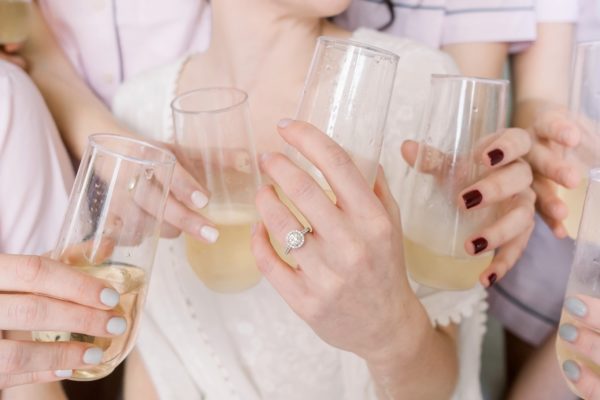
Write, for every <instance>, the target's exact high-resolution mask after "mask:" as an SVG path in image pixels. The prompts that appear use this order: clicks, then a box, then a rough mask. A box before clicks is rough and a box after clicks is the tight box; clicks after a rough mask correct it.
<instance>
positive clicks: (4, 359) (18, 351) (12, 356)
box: [0, 342, 25, 374]
mask: <svg viewBox="0 0 600 400" xmlns="http://www.w3.org/2000/svg"><path fill="white" fill-rule="evenodd" d="M24 364H25V352H24V350H23V346H21V345H19V344H18V343H16V342H14V343H7V342H5V344H4V346H2V348H1V351H0V372H1V373H3V374H12V373H17V372H19V371H21V370H22V369H23V365H24Z"/></svg>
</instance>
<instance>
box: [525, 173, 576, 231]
mask: <svg viewBox="0 0 600 400" xmlns="http://www.w3.org/2000/svg"><path fill="white" fill-rule="evenodd" d="M531 187H532V188H533V190H534V192H535V194H536V210H537V211H538V213H539V214H540V216H541V217H542V219H543V220H544V222H545V223H546V225H548V227H549V228H550V229H551V230H552V232H553V233H554V235H555V236H556V237H557V238H559V239H562V238H564V237H566V236H567V230H566V229H565V227H564V225H563V222H562V221H564V220H565V218H567V215H568V213H569V210H568V208H567V205H566V204H565V203H564V202H563V201H562V200H561V199H560V198H559V197H558V195H557V194H556V185H555V184H554V183H552V182H551V181H549V180H548V179H545V178H543V177H540V176H534V179H533V183H532V185H531Z"/></svg>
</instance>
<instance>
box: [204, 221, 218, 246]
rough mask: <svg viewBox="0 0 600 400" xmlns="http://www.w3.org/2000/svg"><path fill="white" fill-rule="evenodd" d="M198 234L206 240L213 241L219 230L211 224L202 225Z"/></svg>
mask: <svg viewBox="0 0 600 400" xmlns="http://www.w3.org/2000/svg"><path fill="white" fill-rule="evenodd" d="M200 236H202V237H203V238H204V239H206V240H207V241H208V242H210V243H214V242H216V241H217V239H218V238H219V231H218V230H217V229H216V228H213V227H212V226H208V225H207V226H203V227H202V229H200Z"/></svg>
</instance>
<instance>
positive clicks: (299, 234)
mask: <svg viewBox="0 0 600 400" xmlns="http://www.w3.org/2000/svg"><path fill="white" fill-rule="evenodd" d="M310 232H312V230H311V229H310V227H307V228H304V229H302V230H301V231H298V230H293V231H291V232H290V233H288V234H287V236H286V237H285V241H286V243H287V247H286V248H285V254H288V253H289V252H290V251H291V250H292V249H299V248H300V247H302V246H303V245H304V235H306V234H307V233H310Z"/></svg>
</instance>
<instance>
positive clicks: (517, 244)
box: [479, 224, 534, 287]
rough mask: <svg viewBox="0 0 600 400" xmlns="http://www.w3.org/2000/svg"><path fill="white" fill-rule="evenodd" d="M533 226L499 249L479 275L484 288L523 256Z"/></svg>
mask: <svg viewBox="0 0 600 400" xmlns="http://www.w3.org/2000/svg"><path fill="white" fill-rule="evenodd" d="M533 227H534V225H533V224H531V226H530V227H529V228H528V229H526V230H525V231H524V232H523V233H521V234H520V235H518V236H517V237H515V238H514V239H512V240H511V241H509V242H508V243H506V244H505V245H504V246H502V247H500V248H499V249H498V250H497V251H496V254H495V255H494V258H493V259H492V262H491V263H490V265H489V266H488V267H487V268H486V269H485V270H484V271H483V272H482V273H481V275H479V281H480V282H481V284H482V285H483V286H484V287H490V286H491V285H493V284H494V283H495V282H496V281H498V280H500V279H502V278H503V277H504V275H506V273H507V272H508V271H509V270H510V269H511V268H512V267H513V266H514V265H515V263H516V262H517V260H518V259H519V258H520V257H521V255H522V254H523V251H524V250H525V247H527V243H528V242H529V238H530V236H531V232H533Z"/></svg>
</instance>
